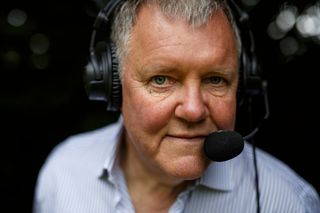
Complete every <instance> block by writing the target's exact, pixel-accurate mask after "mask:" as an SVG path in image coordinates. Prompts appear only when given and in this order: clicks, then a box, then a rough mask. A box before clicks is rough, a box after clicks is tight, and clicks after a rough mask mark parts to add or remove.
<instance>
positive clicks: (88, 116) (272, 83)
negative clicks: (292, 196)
mask: <svg viewBox="0 0 320 213" xmlns="http://www.w3.org/2000/svg"><path fill="white" fill-rule="evenodd" d="M250 2H251V4H252V5H250V4H249V3H250ZM102 3H103V2H95V1H93V0H81V1H80V0H79V1H76V0H69V1H58V0H56V1H54V0H46V1H37V0H30V1H17V0H11V1H4V2H2V3H1V6H0V37H1V39H0V60H1V68H0V74H1V76H0V121H1V128H0V129H1V131H0V133H1V135H0V137H1V139H0V141H1V149H0V152H1V154H0V171H1V173H0V175H1V186H0V187H1V188H0V193H1V197H2V199H1V208H3V209H7V211H1V210H0V211H1V212H31V207H32V200H33V192H34V191H33V190H34V187H35V182H36V177H37V174H38V171H39V169H40V167H41V165H42V164H43V162H44V160H45V158H46V156H47V155H48V153H49V152H50V150H51V149H52V148H53V147H54V146H55V145H56V144H57V143H59V142H60V141H62V140H63V139H65V138H66V137H68V136H69V135H72V134H76V133H79V132H84V131H89V130H91V129H94V128H97V127H100V126H102V125H105V124H107V123H109V122H111V121H114V120H115V119H116V118H117V116H118V114H112V113H108V112H105V106H104V104H102V103H95V102H90V101H88V100H87V97H86V94H85V91H84V88H83V81H82V70H83V67H84V66H85V65H86V63H87V59H88V52H89V50H88V47H89V39H90V35H91V29H92V28H91V27H92V24H93V21H94V18H95V15H96V14H97V11H98V8H99V7H100V4H102ZM240 4H241V5H242V6H243V7H244V8H245V9H246V10H247V11H248V13H249V14H250V16H251V20H252V27H253V33H254V35H255V37H256V53H257V55H258V56H259V58H260V59H261V67H262V70H263V76H264V77H265V78H266V79H267V80H268V84H269V100H270V111H271V114H270V118H269V120H267V122H265V124H264V125H263V126H262V128H261V130H260V132H259V133H258V134H257V135H256V143H257V146H258V147H260V148H262V149H264V150H266V151H268V152H271V153H272V154H273V155H275V156H276V157H278V158H279V159H281V160H283V161H284V162H286V163H287V164H288V165H290V166H291V167H292V168H293V169H294V170H295V171H296V172H297V173H298V174H300V175H301V176H303V177H304V178H305V179H306V180H307V181H309V182H310V183H311V184H312V185H314V186H315V188H316V189H317V190H318V192H319V191H320V182H319V180H320V179H319V178H320V175H319V171H318V170H319V166H317V165H318V164H317V163H318V162H319V159H320V157H319V154H318V149H317V148H316V147H317V143H318V142H319V139H318V138H317V136H318V128H319V124H318V120H319V112H318V109H319V104H318V103H317V102H319V100H317V99H318V97H319V94H318V91H319V89H317V87H318V82H319V81H318V79H317V77H316V76H318V73H316V72H318V71H319V68H318V63H319V52H320V50H319V47H320V46H319V44H320V42H319V40H318V39H317V38H316V36H309V37H307V36H305V35H302V34H301V33H299V31H298V30H297V29H296V28H292V29H291V30H289V31H288V32H286V33H283V35H282V36H279V37H277V38H275V37H272V36H271V35H270V33H268V32H269V31H268V27H269V26H270V23H271V22H273V21H275V20H276V18H277V16H278V15H279V13H280V12H281V11H283V10H284V9H285V8H288V7H290V6H295V7H296V14H297V16H299V15H303V14H304V13H306V11H307V10H306V9H307V8H308V7H310V6H311V5H317V2H316V1H311V0H308V1H303V2H302V1H286V2H285V1H279V0H260V2H259V1H255V0H246V1H244V0H243V2H242V3H240ZM14 9H19V10H20V11H24V13H25V14H26V17H27V18H26V20H25V22H24V23H23V24H20V25H19V24H18V25H19V26H13V25H12V24H10V22H9V21H8V17H12V16H10V15H9V14H11V15H12V13H10V12H12V11H13V10H14ZM315 11H316V12H318V11H317V10H315ZM309 12H310V11H309ZM18 14H19V13H18ZM20 14H21V13H20ZM13 17H21V15H20V16H19V15H16V16H13ZM20 20H23V16H22V19H21V18H20ZM18 21H19V19H18ZM288 38H289V39H288ZM292 41H293V42H292ZM43 47H47V48H43ZM294 47H296V49H295V48H294ZM281 48H282V49H281ZM286 50H287V51H286ZM259 107H263V106H259ZM8 210H9V211H8Z"/></svg>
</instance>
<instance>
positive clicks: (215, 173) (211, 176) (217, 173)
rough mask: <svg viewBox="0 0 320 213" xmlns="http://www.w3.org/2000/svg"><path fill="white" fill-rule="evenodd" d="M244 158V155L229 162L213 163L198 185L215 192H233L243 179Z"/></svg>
mask: <svg viewBox="0 0 320 213" xmlns="http://www.w3.org/2000/svg"><path fill="white" fill-rule="evenodd" d="M242 158H243V153H241V154H240V155H238V156H237V157H235V158H233V159H230V160H228V161H224V162H212V163H211V164H210V165H209V166H208V168H207V170H206V171H205V173H204V174H203V176H202V177H201V178H200V179H199V181H198V183H199V184H201V185H204V186H206V187H209V188H212V189H215V190H220V191H232V190H233V189H234V187H235V186H236V185H237V182H238V181H240V179H241V177H240V176H241V175H240V173H241V172H240V173H239V169H240V170H241V165H242V163H241V162H242V160H241V159H242ZM237 171H238V172H237Z"/></svg>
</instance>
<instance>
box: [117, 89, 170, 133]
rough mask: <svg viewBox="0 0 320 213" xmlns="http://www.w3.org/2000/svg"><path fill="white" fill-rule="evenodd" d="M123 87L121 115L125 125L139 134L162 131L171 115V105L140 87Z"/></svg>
mask: <svg viewBox="0 0 320 213" xmlns="http://www.w3.org/2000/svg"><path fill="white" fill-rule="evenodd" d="M124 85H126V86H124V87H123V105H122V114H123V115H124V118H125V119H126V123H127V124H128V125H130V126H131V128H132V127H133V128H134V129H135V131H136V132H140V131H141V132H142V133H141V134H156V133H157V132H159V131H160V130H161V129H163V128H164V127H165V126H166V125H167V123H168V120H169V119H170V117H171V115H172V108H173V107H170V106H171V105H172V104H171V105H170V103H169V102H168V101H160V100H159V97H155V96H154V95H153V94H150V93H149V92H148V91H147V90H146V89H145V88H144V87H142V86H139V87H135V86H133V85H131V86H130V84H128V83H127V84H124Z"/></svg>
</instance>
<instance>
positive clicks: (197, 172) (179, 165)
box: [168, 157, 210, 180]
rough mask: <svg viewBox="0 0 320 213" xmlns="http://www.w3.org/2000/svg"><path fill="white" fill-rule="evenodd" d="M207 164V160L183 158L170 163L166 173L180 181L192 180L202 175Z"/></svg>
mask: <svg viewBox="0 0 320 213" xmlns="http://www.w3.org/2000/svg"><path fill="white" fill-rule="evenodd" d="M209 164H210V161H209V160H207V159H203V158H200V159H199V158H196V159H195V158H192V157H185V158H183V159H179V160H176V161H174V162H171V163H170V165H169V171H168V172H169V173H170V174H171V175H172V176H174V177H175V178H177V179H180V180H194V179H197V178H199V177H201V176H202V175H203V173H204V172H205V171H206V169H207V168H208V166H209Z"/></svg>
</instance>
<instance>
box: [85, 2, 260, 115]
mask: <svg viewBox="0 0 320 213" xmlns="http://www.w3.org/2000/svg"><path fill="white" fill-rule="evenodd" d="M121 2H123V1H122V0H110V1H109V2H108V3H107V5H106V6H105V7H104V8H103V9H102V10H101V11H100V12H99V14H98V15H97V17H96V20H95V22H94V25H93V32H92V34H91V41H90V47H89V51H90V58H89V62H88V64H87V66H86V69H85V72H84V84H85V89H86V93H87V96H88V98H89V99H90V100H97V101H104V102H106V104H107V106H106V110H107V111H119V110H120V107H121V103H122V97H121V82H120V78H119V74H118V66H119V63H118V60H117V56H116V46H115V44H114V43H113V42H111V39H110V31H111V29H110V26H111V24H110V23H109V22H110V21H112V15H113V13H114V11H115V10H116V8H118V7H119V5H121ZM229 2H230V4H229V5H230V7H231V10H232V12H233V13H234V14H233V16H234V19H235V21H236V24H237V26H238V28H239V32H240V38H241V43H242V50H241V56H240V77H239V89H238V97H237V100H238V105H239V106H241V105H243V102H244V101H245V100H246V97H248V96H252V95H256V94H261V92H263V84H265V83H266V82H265V81H263V79H262V77H261V72H260V69H259V65H258V62H257V58H256V53H255V45H254V39H253V35H252V32H251V31H250V22H249V16H248V14H247V13H246V12H245V11H244V10H242V9H241V8H240V7H239V6H238V5H237V4H235V2H234V1H233V0H230V1H229ZM98 36H100V37H101V38H102V40H100V41H98Z"/></svg>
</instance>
